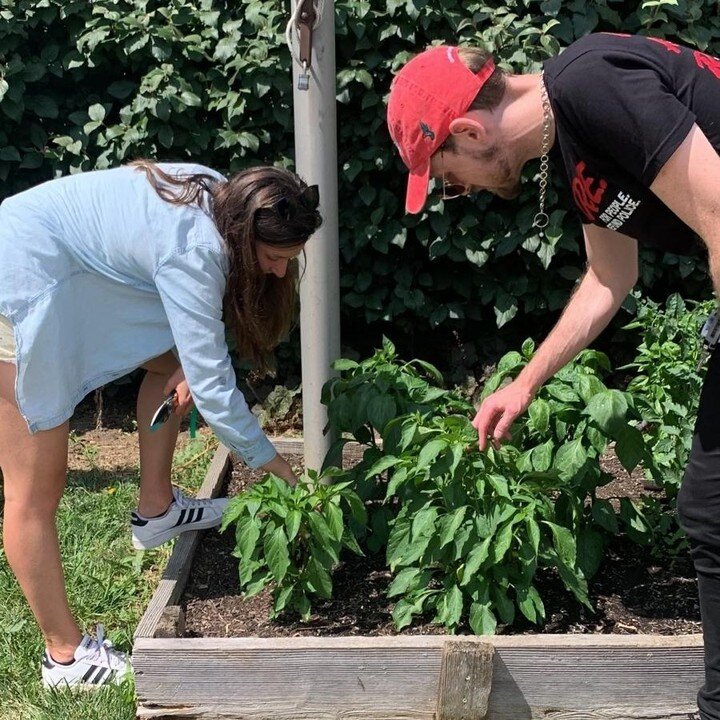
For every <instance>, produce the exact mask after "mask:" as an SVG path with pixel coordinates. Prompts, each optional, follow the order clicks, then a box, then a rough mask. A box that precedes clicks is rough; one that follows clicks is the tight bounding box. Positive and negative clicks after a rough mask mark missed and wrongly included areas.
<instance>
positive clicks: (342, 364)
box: [332, 358, 360, 372]
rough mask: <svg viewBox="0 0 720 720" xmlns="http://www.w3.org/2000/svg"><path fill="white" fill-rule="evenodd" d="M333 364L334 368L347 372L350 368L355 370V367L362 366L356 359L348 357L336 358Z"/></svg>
mask: <svg viewBox="0 0 720 720" xmlns="http://www.w3.org/2000/svg"><path fill="white" fill-rule="evenodd" d="M332 366H333V369H334V370H338V371H339V372H347V371H348V370H354V369H355V368H358V367H360V365H359V364H358V363H356V362H355V361H354V360H348V359H346V358H340V359H339V360H335V362H333V364H332Z"/></svg>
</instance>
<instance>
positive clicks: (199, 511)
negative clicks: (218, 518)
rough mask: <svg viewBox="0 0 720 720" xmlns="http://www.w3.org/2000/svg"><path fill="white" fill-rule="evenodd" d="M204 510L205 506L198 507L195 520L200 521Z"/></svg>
mask: <svg viewBox="0 0 720 720" xmlns="http://www.w3.org/2000/svg"><path fill="white" fill-rule="evenodd" d="M204 511H205V508H200V509H199V510H198V514H197V517H196V518H195V522H200V521H201V520H202V516H203V512H204Z"/></svg>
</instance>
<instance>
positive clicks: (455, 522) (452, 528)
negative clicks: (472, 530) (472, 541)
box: [438, 505, 470, 549]
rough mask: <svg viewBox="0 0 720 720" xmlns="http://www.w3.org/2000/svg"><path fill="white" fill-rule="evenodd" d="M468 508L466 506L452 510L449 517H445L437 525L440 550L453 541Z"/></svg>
mask: <svg viewBox="0 0 720 720" xmlns="http://www.w3.org/2000/svg"><path fill="white" fill-rule="evenodd" d="M469 509H470V508H469V507H468V506H467V505H463V506H462V507H459V508H457V509H456V510H454V511H453V512H452V513H450V515H446V516H445V517H443V518H442V521H441V523H439V528H438V529H439V533H438V538H439V540H440V549H442V548H444V547H445V546H446V545H448V544H449V543H451V542H452V541H453V540H454V539H455V535H456V533H457V531H458V529H459V528H460V526H461V525H462V524H463V521H464V520H465V513H466V512H467V511H468V510H469Z"/></svg>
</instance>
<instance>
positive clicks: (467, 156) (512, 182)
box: [430, 135, 522, 200]
mask: <svg viewBox="0 0 720 720" xmlns="http://www.w3.org/2000/svg"><path fill="white" fill-rule="evenodd" d="M517 165H518V164H517V163H514V162H513V160H512V158H511V157H510V155H509V153H508V152H507V150H506V148H505V147H503V145H502V143H501V142H500V141H499V140H496V139H493V138H491V137H486V138H484V142H482V143H480V142H479V141H478V140H476V139H474V138H471V137H467V136H465V135H460V136H457V135H456V136H454V137H453V138H452V140H451V147H449V148H447V149H443V150H438V152H436V153H435V155H433V157H432V159H431V166H430V173H431V175H432V176H433V177H435V178H438V179H439V180H440V181H441V182H442V180H443V177H444V179H445V182H446V183H448V184H453V185H460V186H465V187H466V188H467V192H469V193H470V192H481V191H483V190H487V191H488V192H491V193H493V194H494V195H497V196H499V197H501V198H504V199H505V200H511V199H513V198H515V197H517V196H518V195H519V194H520V173H521V170H522V167H518V166H517Z"/></svg>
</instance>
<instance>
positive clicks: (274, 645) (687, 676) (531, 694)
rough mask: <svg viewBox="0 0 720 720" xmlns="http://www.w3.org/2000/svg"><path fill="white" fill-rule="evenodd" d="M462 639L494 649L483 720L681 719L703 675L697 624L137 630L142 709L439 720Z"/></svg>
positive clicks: (151, 713) (292, 719) (257, 718)
mask: <svg viewBox="0 0 720 720" xmlns="http://www.w3.org/2000/svg"><path fill="white" fill-rule="evenodd" d="M458 640H459V641H462V642H464V643H473V642H475V643H480V644H482V643H490V644H492V646H493V647H494V649H495V655H494V660H493V681H492V691H491V693H490V698H489V712H488V715H487V717H488V719H489V720H536V719H537V720H539V719H540V718H542V719H543V720H549V719H550V718H552V720H635V719H637V720H639V719H641V718H642V719H643V720H680V719H681V718H682V720H687V718H688V716H689V715H690V714H691V713H692V712H693V711H694V709H695V707H696V706H695V694H696V692H697V689H698V687H699V686H700V685H701V683H702V679H703V660H702V657H703V652H702V638H701V637H700V636H697V635H688V636H684V637H667V638H665V637H660V636H645V637H643V636H614V637H612V636H590V635H589V636H585V635H553V636H547V635H546V636H544V635H534V636H500V637H492V638H485V637H484V638H475V637H462V638H446V637H442V636H397V637H378V638H366V637H336V638H306V637H298V638H245V639H242V638H198V639H191V638H185V639H178V640H153V639H140V640H138V642H137V643H136V645H135V650H134V662H135V667H136V669H137V679H136V685H137V693H138V698H139V704H140V712H139V716H140V717H154V718H159V717H186V718H192V717H202V718H235V719H240V718H243V719H245V718H247V719H248V720H270V719H271V718H272V719H273V720H311V719H312V720H331V719H332V720H337V719H338V718H342V720H351V719H352V720H360V719H361V718H362V719H363V720H380V719H381V718H387V719H388V720H390V719H391V718H392V719H394V720H400V719H402V720H436V718H437V714H436V708H437V704H438V702H437V701H438V687H439V683H440V678H441V670H442V662H443V653H444V650H445V648H446V643H453V642H457V641H458ZM607 641H609V642H607ZM473 720H475V719H473ZM477 720H480V718H477Z"/></svg>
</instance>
